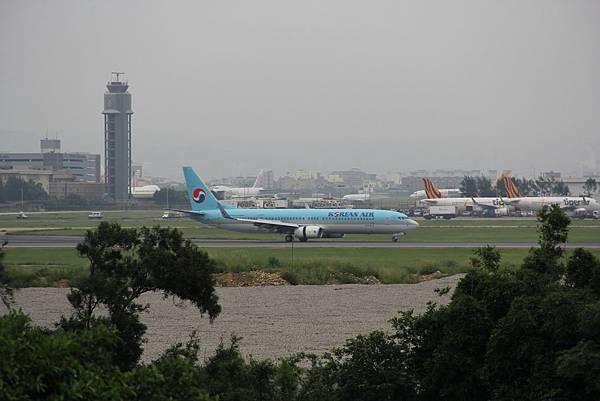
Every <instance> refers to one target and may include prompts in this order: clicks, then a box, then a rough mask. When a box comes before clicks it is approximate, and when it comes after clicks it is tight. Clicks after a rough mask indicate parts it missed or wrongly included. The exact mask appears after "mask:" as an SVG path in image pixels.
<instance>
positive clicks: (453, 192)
mask: <svg viewBox="0 0 600 401" xmlns="http://www.w3.org/2000/svg"><path fill="white" fill-rule="evenodd" d="M439 191H440V195H441V198H458V197H461V196H462V192H460V189H458V188H443V189H439ZM409 198H410V199H415V200H417V201H418V200H421V199H425V198H427V194H426V193H425V190H424V189H419V190H418V191H415V192H413V193H412V194H410V196H409Z"/></svg>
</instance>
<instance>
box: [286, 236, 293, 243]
mask: <svg viewBox="0 0 600 401" xmlns="http://www.w3.org/2000/svg"><path fill="white" fill-rule="evenodd" d="M293 240H294V237H293V236H292V235H291V234H287V235H286V236H285V242H292V241H293Z"/></svg>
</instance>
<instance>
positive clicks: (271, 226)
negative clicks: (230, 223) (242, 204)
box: [218, 203, 300, 233]
mask: <svg viewBox="0 0 600 401" xmlns="http://www.w3.org/2000/svg"><path fill="white" fill-rule="evenodd" d="M218 206H219V210H220V211H221V214H222V215H223V217H225V218H226V219H231V220H236V221H241V222H244V223H252V224H254V225H255V226H257V227H261V228H265V229H267V230H270V231H273V232H278V233H291V232H293V231H294V230H295V229H297V228H299V227H300V225H299V224H295V223H286V222H285V221H280V220H265V219H245V218H239V217H233V216H231V215H230V214H229V213H227V210H225V208H224V207H223V206H222V205H221V204H220V203H219V205H218Z"/></svg>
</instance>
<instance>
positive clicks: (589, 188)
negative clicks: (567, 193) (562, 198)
mask: <svg viewBox="0 0 600 401" xmlns="http://www.w3.org/2000/svg"><path fill="white" fill-rule="evenodd" d="M598 187H599V186H598V182H596V180H595V179H594V178H588V179H587V180H586V181H585V183H584V184H583V190H584V191H585V193H586V194H587V195H588V196H590V195H591V194H593V193H594V192H596V191H597V190H598Z"/></svg>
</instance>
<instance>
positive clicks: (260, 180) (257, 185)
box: [252, 170, 264, 188]
mask: <svg viewBox="0 0 600 401" xmlns="http://www.w3.org/2000/svg"><path fill="white" fill-rule="evenodd" d="M263 175H264V170H260V171H259V173H258V175H257V176H256V180H255V181H254V185H252V188H262V187H263V181H264V178H263Z"/></svg>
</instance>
